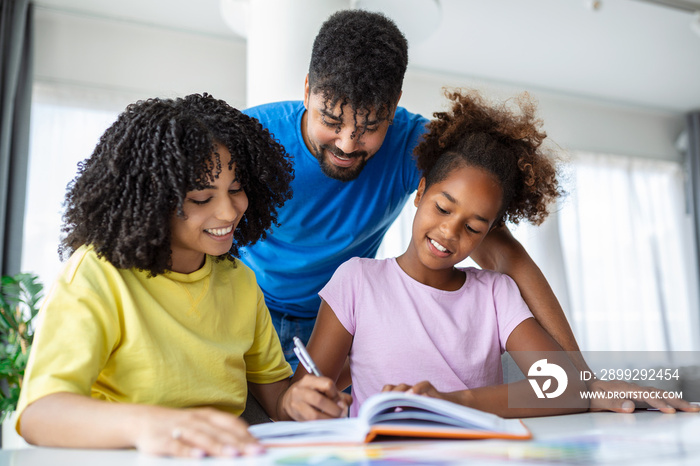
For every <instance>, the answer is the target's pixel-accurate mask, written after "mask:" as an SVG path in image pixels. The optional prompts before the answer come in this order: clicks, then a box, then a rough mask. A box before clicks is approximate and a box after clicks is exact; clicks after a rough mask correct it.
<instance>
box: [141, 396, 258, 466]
mask: <svg viewBox="0 0 700 466" xmlns="http://www.w3.org/2000/svg"><path fill="white" fill-rule="evenodd" d="M142 419H143V422H142V423H141V424H140V426H139V430H138V433H137V436H136V440H135V442H134V443H135V446H136V448H137V449H138V450H139V451H141V452H143V453H148V454H152V455H161V456H181V457H190V458H193V457H194V458H201V457H204V456H219V457H229V458H230V457H235V456H241V455H256V454H259V453H261V452H263V451H264V450H263V448H262V446H261V445H260V444H259V443H258V441H257V440H256V439H255V438H254V437H253V436H252V435H251V434H250V433H249V432H248V425H247V424H246V423H245V421H243V420H241V419H239V418H238V417H236V416H234V415H232V414H229V413H225V412H222V411H218V410H216V409H214V408H192V409H172V408H163V407H158V406H152V407H149V411H148V412H147V413H145V415H144V416H143V417H142Z"/></svg>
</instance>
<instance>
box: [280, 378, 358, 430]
mask: <svg viewBox="0 0 700 466" xmlns="http://www.w3.org/2000/svg"><path fill="white" fill-rule="evenodd" d="M350 404H352V397H351V396H350V395H348V394H347V393H343V392H341V391H339V390H338V389H337V387H336V386H335V383H334V382H333V381H332V380H331V379H329V378H328V377H316V376H314V375H309V374H307V375H305V376H304V377H302V378H301V379H300V380H299V381H298V382H295V383H293V384H292V385H291V386H290V387H289V389H287V391H286V392H285V394H284V395H283V398H282V409H283V410H284V412H285V413H286V415H287V416H289V417H290V418H291V419H294V420H296V421H309V420H313V419H334V418H339V417H346V416H347V415H348V407H349V406H350Z"/></svg>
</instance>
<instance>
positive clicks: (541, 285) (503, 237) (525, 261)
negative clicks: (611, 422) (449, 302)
mask: <svg viewBox="0 0 700 466" xmlns="http://www.w3.org/2000/svg"><path fill="white" fill-rule="evenodd" d="M471 257H472V259H474V261H475V262H476V263H477V264H479V266H481V267H482V268H484V269H489V270H495V271H496V272H500V273H503V274H506V275H508V276H509V277H510V278H512V279H513V280H514V281H515V283H516V284H517V285H518V288H519V289H520V294H521V295H522V297H523V299H524V300H525V303H527V306H528V308H530V311H532V314H533V315H534V316H535V318H536V319H537V322H538V323H539V324H540V326H542V328H544V329H545V330H546V331H547V333H549V335H551V336H552V338H554V340H555V341H556V342H557V343H558V344H559V346H561V347H562V348H563V349H564V351H575V352H578V351H579V347H578V343H576V338H575V337H574V333H573V331H572V330H571V326H570V325H569V322H568V321H567V320H566V316H565V315H564V311H563V309H562V308H561V305H560V304H559V301H558V300H557V297H556V296H555V295H554V292H553V291H552V288H551V287H550V286H549V283H547V279H546V278H545V277H544V274H543V273H542V271H541V270H540V268H539V267H538V266H537V264H535V262H534V261H533V260H532V258H531V257H530V255H529V254H528V253H527V251H526V250H525V248H524V247H523V246H522V244H520V243H519V242H518V240H516V239H515V238H514V237H513V235H512V234H511V233H510V231H509V230H508V228H506V227H505V226H503V227H499V228H495V229H494V230H492V231H491V232H489V234H488V235H486V238H484V241H483V242H482V243H481V245H480V246H479V248H478V249H477V250H476V251H474V253H472V255H471ZM572 362H573V363H574V365H575V366H576V368H577V369H579V370H582V371H583V370H590V369H589V367H588V365H587V364H586V361H584V359H583V357H580V358H577V359H576V360H575V361H572Z"/></svg>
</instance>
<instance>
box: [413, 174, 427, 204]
mask: <svg viewBox="0 0 700 466" xmlns="http://www.w3.org/2000/svg"><path fill="white" fill-rule="evenodd" d="M424 193H425V177H423V178H421V179H420V183H419V184H418V190H417V191H416V198H415V199H414V200H413V205H414V206H416V207H418V204H420V200H421V199H423V194H424Z"/></svg>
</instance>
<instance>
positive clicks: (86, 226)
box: [59, 93, 293, 275]
mask: <svg viewBox="0 0 700 466" xmlns="http://www.w3.org/2000/svg"><path fill="white" fill-rule="evenodd" d="M215 144H220V145H222V146H225V147H226V148H227V149H228V151H229V152H230V153H231V163H230V165H229V169H230V168H231V167H232V166H233V164H234V163H235V164H236V176H237V177H238V179H239V180H240V181H241V184H242V186H243V189H244V190H245V192H246V195H247V196H248V210H247V211H246V213H245V215H244V216H243V218H242V219H241V220H240V223H239V224H238V227H237V228H236V231H235V232H234V241H233V245H232V246H231V249H230V251H229V253H230V254H224V255H223V256H220V257H219V258H218V259H223V258H227V259H229V260H231V261H233V260H234V256H236V255H237V254H238V248H240V247H243V246H247V245H250V244H253V243H255V242H256V241H258V240H259V239H261V238H262V239H264V238H265V237H266V233H267V230H268V229H269V228H270V226H271V225H272V224H273V223H274V224H275V225H277V209H278V208H279V207H281V206H282V205H283V204H284V202H285V201H286V200H288V199H290V198H291V194H292V193H291V189H290V182H291V180H292V178H293V170H292V165H291V163H290V161H289V157H288V156H287V154H286V153H285V151H284V148H283V147H282V146H281V145H280V144H279V143H278V142H276V141H275V140H273V139H272V137H271V136H270V133H269V132H268V131H267V130H266V129H263V127H262V125H261V124H260V123H259V122H258V121H257V120H256V119H254V118H252V117H249V116H246V115H244V114H243V113H241V112H240V111H239V110H236V109H234V108H232V107H230V106H229V105H228V104H227V103H226V102H224V101H223V100H217V99H215V98H213V97H212V96H210V95H208V94H206V93H205V94H204V95H199V94H193V95H189V96H187V97H185V98H178V99H174V100H173V99H148V100H145V101H138V102H136V103H134V104H131V105H129V106H128V107H127V108H126V110H125V111H124V112H123V113H122V114H121V115H119V117H118V118H117V121H116V122H115V123H114V124H112V126H111V127H109V128H108V129H107V131H105V133H104V134H103V135H102V137H101V138H100V141H99V143H98V144H97V146H96V147H95V150H94V152H93V153H92V155H91V156H90V157H89V158H88V159H86V160H85V161H83V162H81V163H80V164H79V166H78V175H77V176H76V178H75V179H74V180H73V181H72V182H71V183H70V184H69V185H68V192H67V194H66V199H65V208H66V210H65V213H64V216H63V221H64V223H63V227H62V232H63V233H64V235H65V236H64V238H63V240H62V244H61V246H60V247H59V254H60V255H61V257H62V258H65V257H66V256H67V255H70V254H72V253H73V251H75V250H76V249H77V248H78V247H80V246H82V245H92V246H93V247H94V248H95V251H96V252H97V254H98V255H99V256H100V257H104V258H106V259H107V260H108V261H109V262H111V263H112V264H113V265H114V266H116V267H119V268H131V267H136V268H138V269H140V270H147V271H149V273H150V274H151V275H157V274H161V273H163V272H165V271H166V270H168V269H169V268H170V265H171V259H170V256H171V249H170V244H171V229H170V225H171V219H172V216H173V215H178V216H180V217H182V216H184V211H183V202H184V200H185V196H186V194H187V192H188V191H192V190H197V189H203V188H205V187H206V185H208V184H209V183H210V181H213V179H214V178H218V176H219V174H220V173H221V170H222V167H221V161H220V158H219V155H218V154H217V153H216V152H215ZM212 155H213V157H212Z"/></svg>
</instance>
